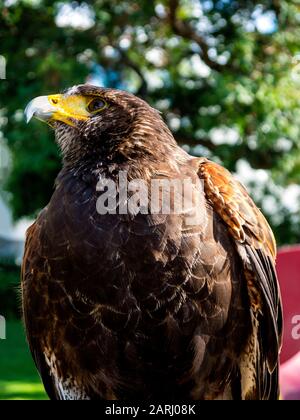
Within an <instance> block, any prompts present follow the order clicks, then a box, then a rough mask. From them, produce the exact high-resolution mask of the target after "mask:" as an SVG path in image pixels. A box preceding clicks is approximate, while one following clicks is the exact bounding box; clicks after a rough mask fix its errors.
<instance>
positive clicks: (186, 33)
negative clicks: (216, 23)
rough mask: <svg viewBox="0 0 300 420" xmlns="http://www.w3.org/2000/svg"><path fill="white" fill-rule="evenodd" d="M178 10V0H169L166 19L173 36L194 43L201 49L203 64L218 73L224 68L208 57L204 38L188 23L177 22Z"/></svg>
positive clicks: (207, 48) (207, 47)
mask: <svg viewBox="0 0 300 420" xmlns="http://www.w3.org/2000/svg"><path fill="white" fill-rule="evenodd" d="M178 8H179V0H169V13H168V17H167V19H168V21H169V24H170V26H171V28H172V29H173V31H174V32H175V34H176V35H179V36H181V37H182V38H185V39H188V40H190V41H194V42H195V43H196V44H197V45H198V46H199V47H200V49H201V58H202V60H203V61H204V63H205V64H206V65H207V66H208V67H210V68H211V69H212V70H215V71H218V72H220V71H222V70H223V69H224V66H222V65H220V64H218V63H217V62H215V61H213V60H211V58H210V57H209V54H208V51H209V46H208V45H207V43H206V41H205V40H204V38H203V37H202V36H200V35H199V34H197V33H196V32H195V31H194V30H193V28H192V27H191V26H190V25H189V24H188V23H186V22H183V21H182V20H179V19H178V18H177V12H178Z"/></svg>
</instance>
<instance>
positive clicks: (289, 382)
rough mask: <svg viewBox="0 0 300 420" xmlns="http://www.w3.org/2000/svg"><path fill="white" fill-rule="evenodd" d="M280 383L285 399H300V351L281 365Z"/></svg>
mask: <svg viewBox="0 0 300 420" xmlns="http://www.w3.org/2000/svg"><path fill="white" fill-rule="evenodd" d="M280 384H281V395H282V398H283V399H284V400H300V352H299V353H297V354H296V356H294V357H292V358H291V359H290V360H289V361H287V362H285V363H284V364H283V365H282V366H281V369H280Z"/></svg>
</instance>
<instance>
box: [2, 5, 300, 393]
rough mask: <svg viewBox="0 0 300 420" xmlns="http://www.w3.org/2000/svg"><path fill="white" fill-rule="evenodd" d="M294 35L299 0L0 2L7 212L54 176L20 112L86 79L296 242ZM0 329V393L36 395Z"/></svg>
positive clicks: (8, 265) (44, 194)
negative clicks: (162, 130)
mask: <svg viewBox="0 0 300 420" xmlns="http://www.w3.org/2000/svg"><path fill="white" fill-rule="evenodd" d="M299 40H300V1H299V0H294V1H292V0H288V1H285V0H265V1H263V2H262V1H251V0H243V1H238V0H154V1H149V0H139V1H137V0H128V1H126V0H95V1H88V0H86V1H84V2H80V1H77V2H76V1H73V2H71V1H49V0H0V58H1V59H2V61H3V57H4V59H5V60H6V63H7V70H6V73H7V79H6V80H0V149H1V150H2V152H3V150H6V149H7V150H8V151H9V156H10V164H9V170H8V172H7V173H6V172H5V174H3V173H1V172H0V182H2V185H0V190H2V194H5V197H6V200H8V202H9V204H10V206H11V208H12V211H13V214H14V218H15V219H16V220H17V219H19V218H21V217H23V216H29V217H32V216H33V217H34V216H35V215H36V214H37V212H38V211H39V210H40V209H41V208H43V207H44V206H45V205H46V204H47V203H48V201H49V199H50V197H51V194H52V192H53V184H54V180H55V177H56V175H57V173H58V171H59V169H60V157H59V153H58V150H57V147H56V145H55V142H54V140H53V133H52V132H51V131H50V130H49V129H48V128H47V127H46V126H44V125H42V124H40V123H39V122H34V123H33V124H30V125H29V126H25V122H24V118H23V110H24V108H25V106H26V104H27V103H28V102H29V100H31V99H32V98H33V97H36V96H39V95H45V94H50V93H57V92H59V91H61V90H63V89H65V88H67V87H70V86H72V85H75V84H79V83H84V82H86V81H88V82H90V83H96V84H101V85H104V86H110V87H117V88H121V89H127V90H130V91H132V92H133V93H135V94H137V95H139V96H141V97H143V98H144V99H146V100H147V101H148V102H150V103H151V104H152V105H153V106H154V107H156V108H158V109H159V110H160V111H161V112H162V113H163V115H164V118H165V120H166V121H167V123H168V125H169V126H170V128H171V130H172V131H173V133H174V136H175V138H176V139H177V141H178V142H179V143H180V144H181V145H182V147H184V148H185V149H186V150H187V151H189V152H190V153H192V154H194V155H202V156H206V157H208V158H210V159H213V160H215V161H217V162H219V163H221V164H223V165H224V166H225V167H227V168H228V169H229V170H231V171H233V172H236V174H237V176H238V177H239V178H240V179H241V180H242V181H243V182H244V183H245V184H246V185H247V187H248V188H249V189H250V191H251V193H252V195H253V197H254V199H255V200H256V202H257V203H258V204H259V205H260V207H262V209H263V211H264V212H265V214H266V215H267V217H268V219H269V220H270V222H271V225H272V227H273V228H274V230H275V234H276V237H277V240H278V243H279V244H280V245H282V244H289V243H295V242H300V187H299V184H300V149H299V138H300V64H299V63H300V44H299ZM0 158H1V156H0ZM0 169H1V161H0ZM1 180H2V181H1ZM18 271H19V270H18V269H17V268H16V267H15V265H14V263H12V262H3V261H2V262H1V261H0V303H1V307H0V312H2V311H3V312H2V313H5V314H7V315H8V314H11V318H12V319H13V318H14V317H16V316H17V315H18V313H19V308H18V299H16V295H17V292H16V286H17V284H18V282H19V279H18V275H19V274H18ZM7 331H8V340H6V342H5V343H4V344H3V343H2V342H1V346H0V363H1V374H0V399H1V398H30V397H31V398H44V397H45V394H44V393H43V390H42V387H41V385H40V383H39V379H38V377H37V375H36V373H35V371H34V368H33V365H32V362H31V359H30V357H29V354H28V350H27V346H26V344H25V340H24V337H23V335H22V327H21V326H20V323H19V322H16V321H11V320H10V321H9V325H8V327H7Z"/></svg>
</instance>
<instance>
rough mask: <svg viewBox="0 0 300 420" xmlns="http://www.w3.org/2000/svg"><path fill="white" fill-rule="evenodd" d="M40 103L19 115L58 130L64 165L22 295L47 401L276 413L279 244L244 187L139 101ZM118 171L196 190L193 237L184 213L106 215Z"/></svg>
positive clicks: (84, 93)
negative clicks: (100, 186) (252, 405)
mask: <svg viewBox="0 0 300 420" xmlns="http://www.w3.org/2000/svg"><path fill="white" fill-rule="evenodd" d="M51 98H52V99H51ZM53 98H56V99H55V100H54V102H53V103H52V101H53ZM95 98H96V99H97V98H98V99H99V98H100V99H101V101H102V102H100V103H99V102H98V103H96V102H93V101H95V100H96V99H95ZM48 100H49V102H50V103H51V104H52V105H51V107H52V108H51V113H49V112H50V111H49V110H41V109H38V107H36V108H34V107H33V105H32V104H31V106H30V107H29V110H27V114H29V117H31V116H32V115H36V116H37V117H38V118H40V119H44V120H47V122H48V123H49V124H50V125H51V126H53V127H54V128H55V132H56V138H57V142H58V144H59V146H60V148H61V150H62V154H63V162H64V164H63V169H62V171H61V173H60V174H59V176H58V178H57V181H56V189H55V192H54V194H53V197H52V199H51V201H50V203H49V205H48V206H47V207H46V208H45V209H44V210H43V211H42V213H41V214H40V216H39V217H38V219H37V221H36V222H35V224H34V225H33V226H32V227H31V228H30V229H29V231H28V235H27V242H26V250H25V256H24V264H23V272H22V290H23V308H24V319H25V325H26V330H27V336H28V341H29V344H30V348H31V351H32V354H33V357H34V360H35V362H36V365H37V368H38V370H39V372H40V374H41V377H42V379H43V382H44V385H45V388H46V391H47V392H48V394H49V396H50V397H51V398H52V399H121V400H122V399H146V400H149V399H164V398H165V399H199V400H200V399H277V398H278V352H279V349H280V345H281V329H282V327H281V304H280V293H279V290H278V283H277V278H276V274H275V269H274V260H275V254H276V250H275V241H274V238H273V234H272V232H271V230H270V227H269V226H268V224H267V222H266V220H265V219H264V217H263V216H262V214H261V213H260V211H259V210H258V209H257V207H256V206H255V205H254V203H253V202H252V200H251V199H250V197H249V196H248V194H247V193H246V191H245V189H244V188H243V186H242V185H241V184H240V183H238V182H237V181H236V180H234V179H233V177H232V176H231V175H230V174H229V172H227V171H226V170H225V169H223V168H222V167H220V166H219V165H217V164H215V163H213V162H210V161H208V160H206V159H204V158H200V159H199V158H193V157H191V156H189V155H188V154H186V153H185V152H184V151H183V150H182V149H181V148H179V147H178V146H177V144H176V142H175V140H174V139H173V136H172V134H171V133H170V131H169V130H168V128H167V127H166V125H165V124H164V122H163V121H162V119H161V117H160V115H159V114H158V112H157V111H155V110H153V109H152V108H151V107H149V106H148V105H147V104H146V103H145V102H143V101H142V100H140V99H138V98H136V97H134V96H133V95H130V94H128V93H125V92H120V91H116V90H110V89H100V88H96V87H92V86H88V85H84V86H78V87H75V88H72V89H71V90H69V91H67V92H66V93H65V94H64V95H63V96H60V97H56V96H55V97H49V98H48ZM74 101H75V104H74ZM78 101H79V102H78ZM91 101H92V102H91ZM55 102H56V103H55ZM84 103H86V108H85V109H84V111H83V108H84V107H85V105H83V104H84ZM101 104H102V105H103V106H102V107H100V105H101ZM93 107H94V108H95V110H94V109H93ZM75 110H77V111H76V112H75ZM42 111H43V112H42ZM120 170H122V171H127V172H128V178H129V180H132V179H136V178H138V179H142V180H144V181H145V182H146V183H150V181H151V180H152V179H181V180H183V179H186V178H188V179H190V180H191V182H192V183H194V184H195V186H197V190H196V187H195V189H194V195H193V198H192V201H193V204H194V205H196V206H197V208H198V210H200V211H198V212H197V214H196V216H195V217H197V219H196V223H193V225H191V224H189V223H187V218H188V217H190V216H191V215H190V214H188V213H186V212H182V213H181V214H170V215H167V214H152V215H151V214H148V215H143V214H137V215H135V214H128V215H119V214H115V215H100V214H99V213H98V212H97V210H96V202H97V198H98V196H99V194H98V193H97V191H96V190H97V188H96V186H97V183H98V181H99V177H104V176H105V177H106V178H109V179H113V180H116V179H117V176H118V173H119V171H120ZM199 179H200V180H201V181H202V183H203V184H201V183H200V184H199V183H198V181H199ZM201 185H203V188H202V187H201ZM173 198H174V197H173Z"/></svg>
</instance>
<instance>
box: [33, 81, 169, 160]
mask: <svg viewBox="0 0 300 420" xmlns="http://www.w3.org/2000/svg"><path fill="white" fill-rule="evenodd" d="M25 116H26V119H27V122H29V121H30V120H31V119H32V118H33V117H35V118H37V119H38V120H41V121H43V122H46V123H47V124H49V125H50V126H51V127H53V128H54V130H55V133H56V139H57V142H58V144H59V146H60V148H61V150H62V154H63V157H64V158H65V160H66V161H68V160H69V161H70V160H71V161H73V162H74V161H76V160H80V159H82V158H83V159H87V157H92V156H94V157H96V158H99V157H103V156H105V155H107V156H108V155H109V154H111V153H112V152H113V151H114V150H116V149H118V150H119V151H120V150H122V151H123V152H124V151H125V152H124V153H130V151H133V150H134V149H136V148H137V147H138V145H143V147H144V148H146V149H147V147H148V148H149V149H150V145H149V144H148V145H147V141H148V143H149V139H150V138H153V139H154V138H155V137H156V138H157V133H158V130H160V132H162V131H163V132H165V133H167V134H168V136H167V137H168V138H170V140H171V136H170V135H169V134H170V133H169V132H168V129H167V128H166V126H165V124H164V123H163V121H162V119H161V117H160V115H159V113H158V112H157V111H156V110H154V109H153V108H151V107H150V106H149V105H148V104H147V103H146V102H145V101H143V100H141V99H139V98H137V97H136V96H134V95H132V94H130V93H127V92H124V91H120V90H115V89H106V88H99V87H96V86H92V85H80V86H75V87H72V88H70V89H68V90H66V91H65V92H64V93H63V94H59V95H50V96H40V97H38V98H35V99H33V100H32V101H31V102H30V103H29V104H28V106H27V108H26V110H25ZM146 140H147V141H146ZM151 147H152V148H153V145H152V146H151Z"/></svg>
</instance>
